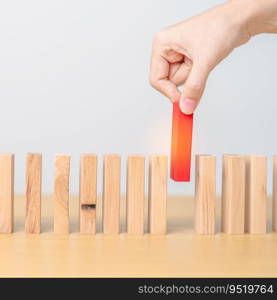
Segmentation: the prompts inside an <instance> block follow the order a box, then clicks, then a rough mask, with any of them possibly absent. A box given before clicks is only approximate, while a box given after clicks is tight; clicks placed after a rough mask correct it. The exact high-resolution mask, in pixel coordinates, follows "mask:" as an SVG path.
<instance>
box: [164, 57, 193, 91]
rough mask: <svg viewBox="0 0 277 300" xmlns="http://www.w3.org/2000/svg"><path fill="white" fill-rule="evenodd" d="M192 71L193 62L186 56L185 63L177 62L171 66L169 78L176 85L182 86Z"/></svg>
mask: <svg viewBox="0 0 277 300" xmlns="http://www.w3.org/2000/svg"><path fill="white" fill-rule="evenodd" d="M190 71H191V62H190V60H189V59H187V58H186V59H185V61H184V62H183V63H175V64H172V65H171V66H170V74H169V79H170V80H171V81H172V82H173V83H174V84H175V85H176V86H180V85H182V84H184V83H185V81H186V79H187V77H188V75H189V73H190Z"/></svg>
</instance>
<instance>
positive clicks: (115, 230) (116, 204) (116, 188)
mask: <svg viewBox="0 0 277 300" xmlns="http://www.w3.org/2000/svg"><path fill="white" fill-rule="evenodd" d="M120 164H121V159H120V156H119V155H116V154H114V155H105V156H104V170H103V175H104V181H103V232H104V234H119V232H120V228H119V221H120Z"/></svg>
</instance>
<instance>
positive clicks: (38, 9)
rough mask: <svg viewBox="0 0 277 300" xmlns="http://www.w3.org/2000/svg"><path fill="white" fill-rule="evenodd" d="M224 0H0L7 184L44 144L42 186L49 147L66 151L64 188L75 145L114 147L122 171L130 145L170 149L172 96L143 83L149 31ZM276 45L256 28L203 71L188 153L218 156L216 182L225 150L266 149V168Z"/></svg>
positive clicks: (0, 123)
mask: <svg viewBox="0 0 277 300" xmlns="http://www.w3.org/2000/svg"><path fill="white" fill-rule="evenodd" d="M222 2H223V1H216V0H206V1H203V0H194V1H193V0H187V1H185V0H170V1H169V0H139V1H138V0H137V1H134V0H133V1H130V0H129V1H128V0H117V1H112V0H110V1H107V0H101V1H91V0H89V1H82V0H78V1H77V0H76V1H69V0H48V1H37V0H33V1H30V0H25V1H20V0H9V1H2V2H1V4H0V38H1V40H0V43H1V44H0V45H1V46H0V99H1V109H0V113H1V117H0V132H1V135H0V137H1V139H0V141H1V143H0V145H1V146H0V151H1V152H13V153H15V155H16V169H15V170H16V178H15V188H16V192H17V193H19V192H23V191H24V172H25V155H26V153H27V152H42V153H43V155H44V156H43V159H44V161H43V168H44V169H43V192H44V193H51V191H52V186H53V156H54V154H55V153H68V154H71V155H72V173H71V174H72V176H71V186H70V188H71V192H73V193H77V192H78V158H79V154H80V153H82V152H94V153H97V154H99V155H100V156H101V157H102V155H103V154H104V153H119V154H121V155H122V156H123V161H122V167H123V171H124V170H125V158H126V155H127V154H131V153H140V154H145V155H149V154H160V153H161V154H169V152H170V135H171V105H170V103H169V101H168V100H167V99H165V97H163V96H162V95H160V94H159V93H158V92H156V91H154V90H153V89H152V88H151V87H150V86H149V84H148V72H149V60H150V51H151V41H152V37H153V35H154V34H155V32H157V31H159V30H160V29H162V28H164V27H167V26H168V25H171V24H174V23H177V22H179V21H181V20H183V19H185V18H187V17H189V16H192V15H194V14H196V13H199V12H201V11H203V10H205V9H207V8H209V7H211V6H213V5H216V4H218V3H222ZM276 54H277V36H275V35H260V36H258V37H255V38H253V39H252V40H251V41H250V42H249V43H248V44H247V45H245V46H242V47H241V48H239V49H237V50H236V51H234V52H233V53H232V55H231V56H230V57H228V59H226V60H225V61H224V62H222V63H221V64H220V66H218V67H217V68H216V69H215V70H214V72H213V73H212V74H211V76H210V78H209V81H208V84H207V89H206V93H205V95H204V97H203V99H202V103H201V105H200V107H199V109H198V111H197V113H196V115H195V125H194V126H195V127H194V128H195V130H194V144H193V152H194V154H195V153H210V154H215V155H217V157H218V189H219V188H220V185H219V184H220V177H221V176H220V165H221V162H220V161H221V156H222V154H223V153H243V154H246V153H257V154H265V155H268V156H269V164H268V165H269V171H268V172H269V175H271V174H270V173H271V155H272V154H273V153H275V152H276V153H277V133H276V130H275V128H276V125H277V120H276V115H277V103H276V95H277V84H276V81H277V75H276V71H277V55H276ZM99 163H100V168H99V174H101V167H102V160H100V161H99ZM193 169H194V164H193ZM193 176H194V175H193ZM122 178H123V180H124V178H125V172H123V177H122ZM193 178H194V177H193ZM270 180H271V177H269V193H270V187H271V183H270ZM100 181H101V180H100ZM99 188H101V184H100V183H99ZM193 190H194V180H192V182H191V183H178V184H176V183H172V182H171V183H170V185H169V192H170V193H172V194H174V193H175V194H187V193H193ZM122 191H123V192H124V184H123V185H122Z"/></svg>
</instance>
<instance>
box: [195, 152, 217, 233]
mask: <svg viewBox="0 0 277 300" xmlns="http://www.w3.org/2000/svg"><path fill="white" fill-rule="evenodd" d="M195 177H196V178H195V231H196V232H197V233H199V234H214V233H215V199H216V189H215V187H216V158H215V157H214V156H211V155H196V166H195Z"/></svg>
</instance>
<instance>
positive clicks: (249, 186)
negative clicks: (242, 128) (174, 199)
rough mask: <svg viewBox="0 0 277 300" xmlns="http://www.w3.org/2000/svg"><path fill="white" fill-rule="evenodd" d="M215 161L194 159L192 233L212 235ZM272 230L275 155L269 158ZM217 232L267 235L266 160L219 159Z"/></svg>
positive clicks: (276, 203)
mask: <svg viewBox="0 0 277 300" xmlns="http://www.w3.org/2000/svg"><path fill="white" fill-rule="evenodd" d="M215 199H216V158H215V157H214V156H211V155H197V156H196V187H195V231H196V232H197V233H199V234H214V233H215V203H216V200H215ZM272 201H273V208H272V230H273V231H277V155H274V156H273V193H272ZM221 231H222V232H224V233H228V234H243V233H252V234H264V233H266V231H267V158H266V157H265V156H257V155H223V164H222V195H221Z"/></svg>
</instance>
